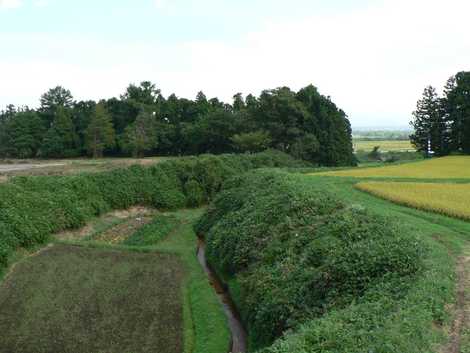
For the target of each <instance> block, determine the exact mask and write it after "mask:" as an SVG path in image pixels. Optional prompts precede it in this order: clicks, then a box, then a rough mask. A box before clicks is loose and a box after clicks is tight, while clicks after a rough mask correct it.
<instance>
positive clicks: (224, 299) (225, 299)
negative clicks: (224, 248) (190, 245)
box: [197, 238, 247, 353]
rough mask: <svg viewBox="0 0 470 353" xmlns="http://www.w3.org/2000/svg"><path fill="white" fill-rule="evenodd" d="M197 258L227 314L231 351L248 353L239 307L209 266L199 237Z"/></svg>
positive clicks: (202, 242)
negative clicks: (230, 335)
mask: <svg viewBox="0 0 470 353" xmlns="http://www.w3.org/2000/svg"><path fill="white" fill-rule="evenodd" d="M197 258H198V260H199V263H200V264H201V266H202V268H203V269H204V271H205V272H206V274H207V276H208V277H209V282H210V284H211V285H212V287H213V288H214V289H215V291H216V293H217V296H218V297H219V300H220V303H221V304H222V308H223V310H224V313H225V315H226V316H227V321H228V325H229V328H230V331H231V333H232V343H231V347H230V349H229V352H230V353H246V351H247V334H246V331H245V329H244V328H243V325H242V323H241V320H240V315H239V314H238V311H237V308H236V307H235V304H234V303H233V301H232V298H231V297H230V294H229V292H228V291H227V290H226V289H225V286H224V285H223V283H222V282H221V281H220V279H219V278H218V277H217V275H216V274H215V272H214V271H212V269H211V268H210V267H209V265H208V264H207V261H206V244H205V243H204V240H203V239H201V238H199V241H198V246H197Z"/></svg>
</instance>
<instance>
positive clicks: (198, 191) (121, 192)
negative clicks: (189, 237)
mask: <svg viewBox="0 0 470 353" xmlns="http://www.w3.org/2000/svg"><path fill="white" fill-rule="evenodd" d="M302 165H304V163H303V162H299V161H296V160H294V159H292V158H291V157H289V156H288V155H286V154H283V153H280V152H275V151H267V152H263V153H259V154H246V155H220V156H212V155H204V156H200V157H186V158H179V159H172V160H168V161H165V162H162V163H160V164H157V165H154V166H151V167H141V166H132V167H129V168H126V169H118V170H113V171H110V172H103V173H98V174H83V175H75V176H57V177H50V176H37V177H32V176H30V177H17V178H14V179H13V180H12V181H10V182H8V183H4V184H1V185H0V270H1V269H2V268H3V267H5V266H6V265H7V262H8V257H9V255H10V254H11V253H12V252H13V251H14V250H15V249H16V248H18V247H30V246H34V245H36V244H41V243H44V242H45V241H46V240H47V239H48V237H49V236H50V234H52V233H54V232H58V231H61V230H64V229H69V228H77V227H80V226H83V225H84V224H85V222H86V221H87V220H89V219H90V218H92V217H93V216H97V215H100V214H102V213H103V212H106V211H109V210H111V209H126V208H128V207H130V206H132V205H138V204H141V205H149V206H153V207H156V208H160V209H177V208H181V207H186V206H190V207H191V206H198V205H201V204H204V203H206V202H208V201H209V200H211V199H212V197H213V196H214V195H215V193H217V192H218V190H219V189H220V188H221V185H222V183H223V182H224V181H225V180H226V179H227V178H229V177H231V176H233V175H235V174H238V173H241V172H245V171H248V170H250V169H253V168H259V167H296V166H302Z"/></svg>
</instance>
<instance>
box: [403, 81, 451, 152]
mask: <svg viewBox="0 0 470 353" xmlns="http://www.w3.org/2000/svg"><path fill="white" fill-rule="evenodd" d="M410 124H411V125H412V126H413V128H414V133H413V134H412V135H411V136H410V139H411V142H412V144H413V145H414V146H415V147H416V149H417V150H418V151H423V152H427V150H428V143H429V142H430V144H431V150H432V151H434V152H435V153H436V155H444V154H446V153H447V152H448V136H447V127H446V122H445V119H444V115H443V114H442V109H441V101H440V99H439V97H438V95H437V92H436V89H435V88H434V87H432V86H428V87H426V88H425V89H424V92H423V96H422V98H421V99H420V100H419V101H418V103H417V106H416V110H415V111H414V112H413V120H412V121H411V123H410Z"/></svg>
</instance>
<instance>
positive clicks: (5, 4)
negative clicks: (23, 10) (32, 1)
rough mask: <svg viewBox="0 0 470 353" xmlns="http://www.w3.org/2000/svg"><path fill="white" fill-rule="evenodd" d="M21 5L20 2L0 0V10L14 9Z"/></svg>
mask: <svg viewBox="0 0 470 353" xmlns="http://www.w3.org/2000/svg"><path fill="white" fill-rule="evenodd" d="M22 4H23V2H22V0H0V9H16V8H18V7H20V6H21V5H22Z"/></svg>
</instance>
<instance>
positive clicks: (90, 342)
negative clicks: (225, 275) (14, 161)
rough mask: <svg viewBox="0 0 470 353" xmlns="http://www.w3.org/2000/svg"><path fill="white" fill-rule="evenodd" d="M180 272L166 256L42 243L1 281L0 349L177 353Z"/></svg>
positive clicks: (180, 333) (180, 341)
mask: <svg viewBox="0 0 470 353" xmlns="http://www.w3.org/2000/svg"><path fill="white" fill-rule="evenodd" d="M186 276H187V275H186V269H185V268H184V266H183V262H182V261H181V259H179V258H178V257H177V256H175V255H171V254H161V253H160V254H158V253H138V252H130V251H123V250H122V249H121V250H115V249H104V248H101V249H99V248H90V247H78V246H67V245H55V246H53V247H50V248H46V249H45V250H43V251H42V252H41V253H40V254H38V255H37V256H34V257H31V258H27V259H25V260H24V261H22V262H20V263H18V264H17V265H16V267H15V271H14V273H12V275H11V276H9V277H8V278H6V279H5V281H4V282H3V283H2V284H1V290H0V303H1V315H0V351H1V352H10V353H12V352H21V353H90V352H109V353H122V352H134V353H137V352H140V353H147V352H148V353H150V352H152V353H154V352H161V353H175V352H181V353H182V352H183V343H184V342H183V339H182V337H183V332H184V323H183V311H182V310H181V308H182V307H183V296H182V291H183V283H184V282H183V281H184V278H185V277H186ZM209 289H210V288H209Z"/></svg>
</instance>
